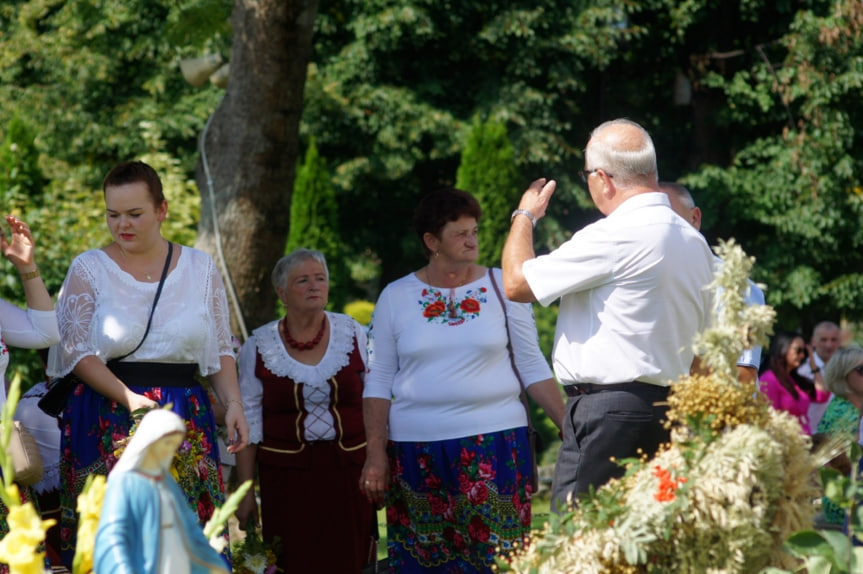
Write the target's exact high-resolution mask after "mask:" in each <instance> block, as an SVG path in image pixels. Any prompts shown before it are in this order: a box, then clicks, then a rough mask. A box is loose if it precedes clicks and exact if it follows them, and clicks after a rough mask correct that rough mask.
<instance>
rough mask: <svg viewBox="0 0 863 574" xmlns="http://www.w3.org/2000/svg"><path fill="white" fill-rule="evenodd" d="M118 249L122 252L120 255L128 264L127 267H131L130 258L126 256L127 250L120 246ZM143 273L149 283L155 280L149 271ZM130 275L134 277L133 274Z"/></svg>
mask: <svg viewBox="0 0 863 574" xmlns="http://www.w3.org/2000/svg"><path fill="white" fill-rule="evenodd" d="M117 248H118V249H119V250H120V255H122V256H123V261H125V262H126V265H129V261H130V260H129V257H128V256H127V255H126V250H125V249H123V248H122V247H121V246H120V245H119V244H118V245H117ZM150 267H152V265H151V266H150ZM143 273H144V277H146V278H147V281H152V280H153V276H152V275H151V274H150V273H151V272H149V271H144V272H143ZM130 275H133V274H132V273H130Z"/></svg>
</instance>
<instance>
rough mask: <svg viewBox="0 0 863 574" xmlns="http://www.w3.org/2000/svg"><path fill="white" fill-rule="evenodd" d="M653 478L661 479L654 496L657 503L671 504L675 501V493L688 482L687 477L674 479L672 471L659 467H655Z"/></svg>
mask: <svg viewBox="0 0 863 574" xmlns="http://www.w3.org/2000/svg"><path fill="white" fill-rule="evenodd" d="M653 476H655V477H656V478H658V479H659V485H658V486H657V489H656V494H654V495H653V498H655V499H656V500H657V502H671V501H672V500H674V498H675V496H674V492H675V491H676V490H677V489H678V487H680V485H681V484H684V483H685V482H686V477H683V476H680V477H677V478H672V477H671V471H670V470H668V469H667V468H662V467H661V466H659V465H656V466H654V467H653Z"/></svg>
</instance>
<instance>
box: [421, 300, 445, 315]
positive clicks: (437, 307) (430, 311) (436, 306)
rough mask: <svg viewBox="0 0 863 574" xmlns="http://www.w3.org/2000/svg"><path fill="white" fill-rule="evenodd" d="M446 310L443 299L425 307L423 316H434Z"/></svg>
mask: <svg viewBox="0 0 863 574" xmlns="http://www.w3.org/2000/svg"><path fill="white" fill-rule="evenodd" d="M445 310H446V304H445V303H444V302H443V301H440V300H438V301H435V302H434V303H432V304H431V305H429V306H428V307H426V308H425V310H424V311H423V317H426V318H428V319H430V318H432V317H437V316H439V315H441V314H442V313H443V312H444V311H445Z"/></svg>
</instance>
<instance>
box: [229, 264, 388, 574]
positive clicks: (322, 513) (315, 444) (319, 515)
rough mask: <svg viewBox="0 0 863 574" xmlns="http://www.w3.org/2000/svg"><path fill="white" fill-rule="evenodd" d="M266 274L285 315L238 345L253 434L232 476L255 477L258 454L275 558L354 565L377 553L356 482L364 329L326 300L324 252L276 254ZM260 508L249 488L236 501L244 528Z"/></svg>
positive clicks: (321, 567) (288, 564)
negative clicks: (329, 308) (328, 307)
mask: <svg viewBox="0 0 863 574" xmlns="http://www.w3.org/2000/svg"><path fill="white" fill-rule="evenodd" d="M272 281H273V287H274V288H275V290H276V293H277V294H278V296H279V299H280V300H281V301H282V303H284V306H285V316H284V317H282V318H281V319H278V320H276V321H272V322H270V323H267V324H266V325H264V326H262V327H259V328H257V329H255V330H254V332H253V333H252V335H251V336H250V337H249V338H248V340H247V341H246V342H245V344H244V345H243V348H242V350H241V351H240V388H241V389H242V392H243V402H244V406H245V409H246V413H247V417H248V420H249V424H250V427H251V436H250V441H251V443H252V444H251V445H250V446H249V447H248V448H247V449H245V450H244V451H242V452H240V453H238V455H237V478H238V480H239V482H240V483H243V482H245V481H246V480H249V479H254V477H255V462H257V466H258V480H259V482H260V492H261V515H262V525H263V536H264V539H265V540H267V541H272V540H273V539H274V538H276V537H278V538H279V539H280V540H281V542H280V544H281V547H282V548H281V554H280V555H279V556H278V560H277V566H278V567H279V568H281V569H282V570H284V571H285V572H334V573H335V572H339V573H344V574H351V573H359V572H360V570H361V569H362V568H363V566H365V565H367V564H369V563H370V562H374V561H376V560H377V556H369V550H370V546H371V541H372V538H373V532H374V533H375V534H376V533H377V518H376V514H375V509H374V507H373V506H372V504H371V502H370V501H369V500H367V499H366V497H365V496H364V495H363V493H362V492H361V491H360V488H359V486H358V485H359V481H360V472H361V470H362V467H363V463H364V462H365V459H366V438H365V431H364V429H363V413H362V394H363V378H364V377H365V370H366V334H365V329H364V328H363V327H362V326H361V325H360V324H359V323H357V322H356V321H355V320H353V319H352V318H350V317H348V316H347V315H343V314H341V313H330V312H328V311H326V310H325V307H326V305H327V301H328V297H329V271H328V270H327V262H326V259H325V258H324V255H323V254H322V253H321V252H319V251H312V250H309V249H297V250H295V251H293V252H292V253H291V254H290V255H287V256H285V257H282V258H281V259H280V260H279V261H278V263H276V266H275V268H274V269H273V272H272ZM257 517H258V509H257V504H256V502H255V494H254V489H252V490H250V491H249V492H248V494H247V495H246V497H245V498H244V499H243V501H242V503H241V504H240V507H239V508H238V510H237V519H238V520H239V523H240V528H243V529H245V528H246V527H247V526H248V525H249V524H250V523H251V524H252V525H253V526H254V524H256V523H257ZM375 538H376V536H375Z"/></svg>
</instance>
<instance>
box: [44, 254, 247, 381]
mask: <svg viewBox="0 0 863 574" xmlns="http://www.w3.org/2000/svg"><path fill="white" fill-rule="evenodd" d="M178 247H179V248H180V254H179V259H178V261H177V266H176V267H175V268H174V269H173V270H172V271H171V272H170V273H168V277H167V278H166V279H165V285H164V287H163V288H162V294H161V296H160V297H159V302H158V304H157V305H156V311H155V313H154V314H153V322H152V325H151V326H150V332H149V333H148V334H147V338H146V340H145V341H144V344H143V345H141V347H140V348H139V349H138V350H136V351H135V352H134V353H133V354H132V355H130V356H129V357H128V358H126V359H124V360H127V361H142V362H147V361H151V362H162V363H197V364H198V367H199V370H200V372H201V374H202V375H204V376H207V375H211V374H213V373H216V372H218V371H219V370H220V369H221V365H220V357H221V356H222V355H226V356H233V352H232V350H231V333H230V326H229V310H228V302H227V297H226V295H225V287H224V285H223V283H222V279H221V277H220V276H219V274H218V272H217V271H216V266H215V263H214V262H213V259H212V258H211V257H210V256H209V255H207V254H206V253H204V252H203V251H199V250H197V249H193V248H191V247H185V246H177V245H175V246H174V250H175V251H176V250H177V248H178ZM157 287H158V282H154V283H147V282H141V281H138V280H136V279H135V278H134V277H132V275H130V274H128V273H126V272H125V271H123V270H122V269H121V268H120V266H119V265H117V263H116V262H115V261H114V260H113V259H111V258H110V257H109V256H108V254H107V253H105V252H104V251H102V250H101V249H94V250H92V251H87V252H85V253H82V254H81V255H79V256H78V257H76V258H75V260H74V261H72V265H71V267H69V273H68V274H67V275H66V280H65V281H64V282H63V287H62V288H61V290H60V295H59V297H58V299H57V317H58V323H59V325H60V335H61V341H60V344H59V345H56V346H54V347H52V348H51V351H50V352H49V355H48V369H47V372H48V374H49V375H50V376H53V377H62V376H64V375H66V374H67V373H69V372H70V371H71V370H72V368H73V367H74V366H75V365H77V364H78V361H80V360H81V359H82V358H84V357H86V356H88V355H93V356H95V357H98V358H99V359H100V360H101V361H103V362H107V361H108V360H109V359H112V358H115V357H121V356H123V355H125V354H126V353H128V352H129V351H131V350H132V349H134V348H135V346H136V345H137V344H138V343H139V342H140V341H141V339H142V338H143V336H144V332H145V329H146V326H147V317H148V316H149V314H150V308H151V306H152V304H153V298H154V297H155V295H156V288H157Z"/></svg>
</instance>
